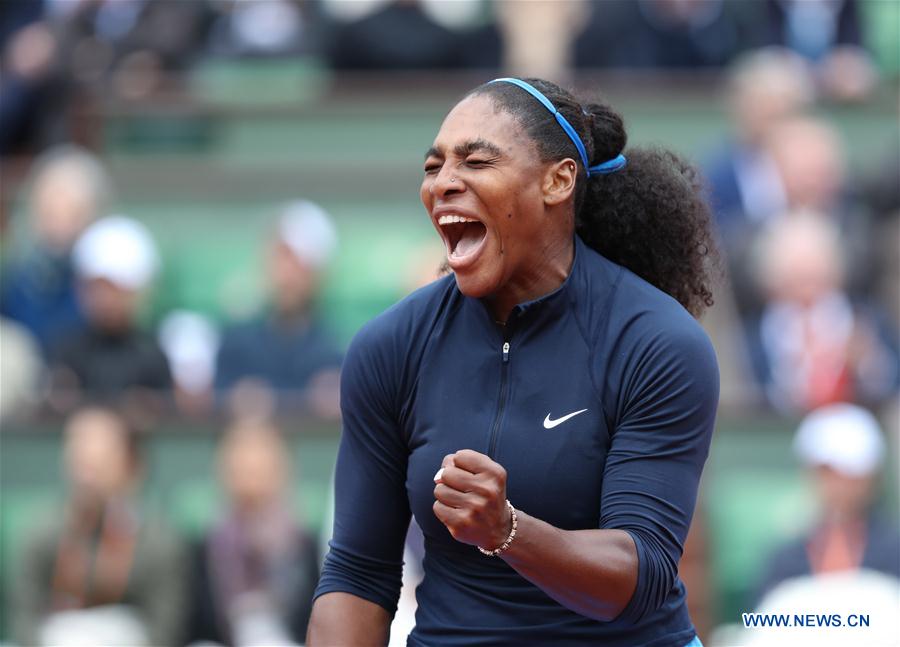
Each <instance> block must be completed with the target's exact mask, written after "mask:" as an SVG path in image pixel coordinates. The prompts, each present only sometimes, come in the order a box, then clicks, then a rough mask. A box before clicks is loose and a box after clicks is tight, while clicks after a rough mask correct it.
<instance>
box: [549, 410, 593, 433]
mask: <svg viewBox="0 0 900 647" xmlns="http://www.w3.org/2000/svg"><path fill="white" fill-rule="evenodd" d="M585 411H587V409H582V410H580V411H573V412H572V413H570V414H568V415H565V416H563V417H562V418H557V419H556V420H551V419H550V414H549V413H548V414H547V417H546V418H544V429H553V428H554V427H555V426H557V425H561V424H562V423H564V422H565V421H566V420H568V419H569V418H574V417H575V416H577V415H578V414H579V413H584V412H585Z"/></svg>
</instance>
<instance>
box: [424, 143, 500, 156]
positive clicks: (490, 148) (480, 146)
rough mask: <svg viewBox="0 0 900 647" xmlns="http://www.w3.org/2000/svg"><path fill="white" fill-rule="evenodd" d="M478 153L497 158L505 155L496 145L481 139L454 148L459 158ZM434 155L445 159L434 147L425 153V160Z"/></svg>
mask: <svg viewBox="0 0 900 647" xmlns="http://www.w3.org/2000/svg"><path fill="white" fill-rule="evenodd" d="M476 151H484V152H487V153H490V154H491V155H496V156H497V157H499V156H501V155H502V154H503V151H501V150H500V147H499V146H497V145H496V144H492V143H491V142H489V141H487V140H486V139H481V138H478V139H475V140H472V141H470V142H466V143H464V144H458V145H456V146H454V147H453V152H454V153H455V154H456V155H457V156H459V157H465V156H466V155H471V154H472V153H474V152H476ZM432 155H433V156H435V157H443V154H442V153H441V151H439V150H438V149H437V148H435V147H434V146H432V147H431V148H429V149H428V150H427V151H425V159H428V158H429V157H431V156H432Z"/></svg>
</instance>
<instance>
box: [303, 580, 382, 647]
mask: <svg viewBox="0 0 900 647" xmlns="http://www.w3.org/2000/svg"><path fill="white" fill-rule="evenodd" d="M390 628H391V616H390V614H389V613H388V612H387V610H386V609H385V608H384V607H382V606H380V605H378V604H375V603H374V602H369V601H368V600H364V599H363V598H361V597H358V596H356V595H352V594H350V593H339V592H335V593H326V594H325V595H323V596H321V597H319V598H318V599H317V600H316V602H315V604H314V605H313V610H312V615H311V616H310V619H309V630H308V631H307V634H306V644H307V647H331V646H334V645H358V646H359V647H368V646H369V645H373V646H374V645H378V646H381V645H386V644H387V642H388V637H389V635H390Z"/></svg>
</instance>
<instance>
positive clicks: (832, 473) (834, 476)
mask: <svg viewBox="0 0 900 647" xmlns="http://www.w3.org/2000/svg"><path fill="white" fill-rule="evenodd" d="M813 475H814V480H815V488H816V493H817V495H818V497H819V500H820V501H821V504H822V507H823V512H824V514H825V517H826V519H829V520H833V521H843V520H852V519H854V518H857V517H860V516H863V515H864V514H865V512H866V509H867V508H868V507H869V505H870V504H871V503H872V500H873V498H874V495H875V476H874V475H871V474H868V475H865V476H850V475H848V474H844V473H842V472H840V471H838V470H836V469H834V468H832V467H829V466H827V465H818V466H816V467H815V468H814V472H813Z"/></svg>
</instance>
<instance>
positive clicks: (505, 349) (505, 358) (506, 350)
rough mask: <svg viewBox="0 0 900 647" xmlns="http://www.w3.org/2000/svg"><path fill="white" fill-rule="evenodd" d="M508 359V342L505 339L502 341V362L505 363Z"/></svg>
mask: <svg viewBox="0 0 900 647" xmlns="http://www.w3.org/2000/svg"><path fill="white" fill-rule="evenodd" d="M508 361H509V342H508V341H505V342H503V363H504V364H505V363H506V362H508Z"/></svg>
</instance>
